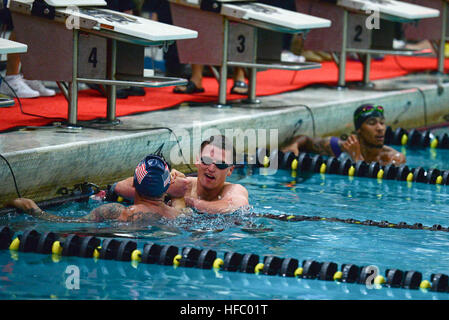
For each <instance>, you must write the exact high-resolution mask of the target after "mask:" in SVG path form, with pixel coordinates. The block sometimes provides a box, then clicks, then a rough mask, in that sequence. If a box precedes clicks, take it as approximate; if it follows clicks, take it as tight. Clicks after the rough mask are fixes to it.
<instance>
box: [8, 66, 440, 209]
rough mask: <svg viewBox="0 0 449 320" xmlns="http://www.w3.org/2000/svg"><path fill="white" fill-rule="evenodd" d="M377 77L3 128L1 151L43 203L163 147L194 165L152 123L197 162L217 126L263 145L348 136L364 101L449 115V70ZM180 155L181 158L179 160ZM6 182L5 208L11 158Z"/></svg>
mask: <svg viewBox="0 0 449 320" xmlns="http://www.w3.org/2000/svg"><path fill="white" fill-rule="evenodd" d="M373 83H374V87H371V88H363V87H356V86H350V87H349V88H345V89H338V88H331V87H310V88H306V89H303V90H299V91H294V92H288V93H283V94H279V95H273V96H267V97H260V98H259V99H260V100H261V103H260V104H258V105H248V104H242V103H240V102H238V101H237V102H232V103H231V107H230V108H216V107H214V105H213V104H210V105H188V104H186V105H182V106H180V107H176V108H170V109H167V110H162V111H154V112H148V113H144V114H138V115H133V116H125V117H120V118H119V119H120V121H121V123H120V124H118V125H115V126H112V125H107V124H96V123H92V122H89V123H81V124H82V125H88V126H89V127H90V128H86V127H83V128H82V129H72V128H67V127H51V128H40V129H39V128H38V129H35V128H29V129H24V130H20V131H14V132H8V133H2V134H0V153H1V155H3V156H4V157H5V158H6V159H7V160H8V161H9V163H10V165H11V167H12V169H13V170H14V174H15V176H16V180H17V185H18V188H19V190H20V192H21V194H22V196H26V197H31V198H33V199H35V200H37V201H40V200H44V199H49V198H54V197H56V196H58V195H59V194H58V193H57V190H58V189H59V188H61V187H67V188H69V189H72V188H73V186H74V185H75V184H77V183H82V182H92V183H95V184H97V185H100V186H105V185H107V184H109V183H112V182H114V181H117V180H119V179H122V178H124V177H129V176H131V175H132V174H133V170H134V167H135V165H136V164H137V163H138V162H139V161H140V160H141V159H142V158H143V157H144V156H145V155H146V154H148V153H150V152H154V151H156V150H157V149H158V148H159V147H162V151H163V154H164V155H165V157H166V158H168V159H170V160H171V161H172V163H173V164H174V167H177V168H179V169H180V170H186V169H187V167H186V165H184V164H182V161H181V159H182V158H180V156H179V154H178V150H179V148H178V145H177V142H176V140H175V139H174V135H173V134H171V132H170V131H169V130H168V129H151V130H150V129H149V128H157V127H159V128H160V127H167V128H170V129H171V130H173V132H174V133H175V134H176V135H177V136H178V139H179V141H180V142H181V143H180V144H181V147H182V148H183V150H184V151H183V156H184V159H186V160H187V161H184V163H185V162H189V163H192V162H193V161H194V159H195V157H194V154H195V152H194V151H195V150H198V148H199V143H200V142H201V140H202V139H204V138H206V137H207V136H209V135H210V134H213V133H214V130H215V131H216V130H217V129H218V130H220V132H221V133H225V134H226V133H232V134H233V135H235V137H236V139H237V140H239V139H240V140H242V139H241V138H243V137H251V135H252V134H255V135H256V136H259V140H258V144H259V146H263V145H264V142H263V140H264V138H265V139H266V142H267V143H268V144H270V145H272V147H277V145H278V144H279V145H280V144H281V143H282V142H284V141H286V140H287V139H288V138H289V137H291V136H293V135H296V134H307V135H310V136H313V135H316V136H327V135H341V134H343V133H346V134H348V133H350V132H351V131H352V130H353V124H352V114H353V112H354V110H355V108H356V107H357V106H359V105H360V104H362V103H370V102H371V103H372V102H375V103H378V104H381V105H383V106H384V107H385V110H386V112H385V113H386V120H387V125H390V126H392V127H393V128H397V127H402V128H406V129H410V128H416V127H422V126H428V125H432V124H437V123H442V122H447V121H448V119H449V118H448V117H449V76H447V75H431V74H416V75H408V76H404V77H400V78H395V79H389V80H378V81H374V82H373ZM91 127H94V128H91ZM226 130H228V131H226ZM230 130H232V131H230ZM270 134H271V136H270ZM276 134H277V139H276ZM270 137H272V138H273V137H274V138H273V139H272V140H270ZM235 146H236V148H237V151H238V152H241V151H245V152H248V153H251V150H248V149H247V147H245V146H243V147H242V146H239V145H235ZM243 149H245V150H243ZM176 159H178V162H181V163H180V164H178V165H177V164H176V161H177V160H176ZM2 162H4V161H2ZM0 181H2V183H1V184H0V207H1V206H3V204H4V203H5V202H6V201H7V200H9V199H12V198H14V197H16V196H17V195H16V191H15V187H14V183H13V179H12V175H11V172H10V170H9V168H8V166H7V165H6V163H4V164H3V165H1V166H0Z"/></svg>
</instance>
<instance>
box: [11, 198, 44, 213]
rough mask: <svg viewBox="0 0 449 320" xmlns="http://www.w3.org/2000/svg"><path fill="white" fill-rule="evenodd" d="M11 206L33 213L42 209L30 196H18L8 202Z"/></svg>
mask: <svg viewBox="0 0 449 320" xmlns="http://www.w3.org/2000/svg"><path fill="white" fill-rule="evenodd" d="M8 205H9V206H13V207H16V208H17V209H19V210H22V211H23V212H26V213H29V214H32V213H33V212H36V211H38V210H39V211H40V208H39V207H38V206H37V204H36V203H35V202H34V201H33V200H31V199H28V198H17V199H14V200H12V201H10V202H8Z"/></svg>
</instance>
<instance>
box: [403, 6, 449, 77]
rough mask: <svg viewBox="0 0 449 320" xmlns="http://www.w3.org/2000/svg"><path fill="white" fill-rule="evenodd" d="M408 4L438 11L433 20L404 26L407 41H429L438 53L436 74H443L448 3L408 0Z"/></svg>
mask: <svg viewBox="0 0 449 320" xmlns="http://www.w3.org/2000/svg"><path fill="white" fill-rule="evenodd" d="M409 2H410V3H413V4H417V5H422V6H424V5H425V6H428V7H430V8H433V9H436V10H439V11H440V12H441V15H440V16H438V17H437V18H433V19H425V20H422V21H419V22H416V23H406V24H404V28H403V29H404V34H405V38H406V39H407V40H416V41H419V40H423V39H427V40H430V41H431V43H432V45H433V47H434V49H435V51H436V52H438V72H439V73H441V74H442V73H444V45H445V43H446V41H447V40H449V39H448V37H447V35H448V32H449V30H448V27H449V26H448V3H447V1H446V0H409Z"/></svg>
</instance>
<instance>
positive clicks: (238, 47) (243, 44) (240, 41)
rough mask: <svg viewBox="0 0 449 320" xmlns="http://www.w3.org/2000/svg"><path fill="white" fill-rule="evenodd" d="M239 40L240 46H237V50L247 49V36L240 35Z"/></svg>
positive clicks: (240, 51) (239, 51)
mask: <svg viewBox="0 0 449 320" xmlns="http://www.w3.org/2000/svg"><path fill="white" fill-rule="evenodd" d="M237 40H238V41H239V46H237V52H238V53H242V52H244V51H245V36H244V35H242V34H241V35H239V36H238V38H237Z"/></svg>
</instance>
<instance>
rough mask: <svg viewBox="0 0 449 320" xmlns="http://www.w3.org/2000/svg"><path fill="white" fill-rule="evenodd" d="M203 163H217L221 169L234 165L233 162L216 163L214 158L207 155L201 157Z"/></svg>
mask: <svg viewBox="0 0 449 320" xmlns="http://www.w3.org/2000/svg"><path fill="white" fill-rule="evenodd" d="M201 163H202V164H204V165H205V166H208V165H211V164H215V166H216V167H217V168H218V169H220V170H224V169H227V168H229V167H231V166H232V164H227V163H215V162H214V160H213V159H212V158H209V157H205V156H203V157H201Z"/></svg>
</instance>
